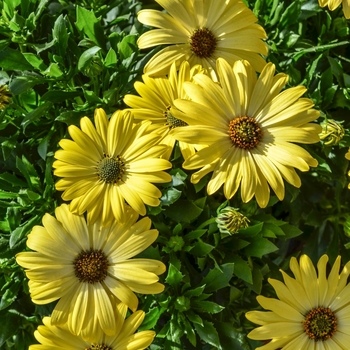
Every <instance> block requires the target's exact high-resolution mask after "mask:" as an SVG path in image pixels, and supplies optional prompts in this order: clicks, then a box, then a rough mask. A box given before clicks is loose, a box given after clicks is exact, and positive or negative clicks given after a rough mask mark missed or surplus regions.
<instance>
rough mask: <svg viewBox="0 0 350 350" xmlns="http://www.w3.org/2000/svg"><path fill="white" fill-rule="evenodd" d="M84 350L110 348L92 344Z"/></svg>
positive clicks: (106, 349)
mask: <svg viewBox="0 0 350 350" xmlns="http://www.w3.org/2000/svg"><path fill="white" fill-rule="evenodd" d="M84 350H112V348H110V347H109V346H107V345H104V344H92V345H91V346H90V347H89V348H85V349H84Z"/></svg>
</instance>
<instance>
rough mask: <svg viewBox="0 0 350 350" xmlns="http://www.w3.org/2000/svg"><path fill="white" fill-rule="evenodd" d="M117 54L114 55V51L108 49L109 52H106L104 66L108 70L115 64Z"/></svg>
mask: <svg viewBox="0 0 350 350" xmlns="http://www.w3.org/2000/svg"><path fill="white" fill-rule="evenodd" d="M117 61H118V59H117V54H116V53H115V51H114V50H113V49H112V48H110V49H109V51H108V52H107V56H106V58H105V61H104V62H105V66H106V67H108V68H114V67H115V66H116V64H117Z"/></svg>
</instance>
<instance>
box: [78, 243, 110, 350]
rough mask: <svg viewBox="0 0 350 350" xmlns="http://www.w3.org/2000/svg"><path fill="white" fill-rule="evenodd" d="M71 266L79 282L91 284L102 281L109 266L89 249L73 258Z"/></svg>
mask: <svg viewBox="0 0 350 350" xmlns="http://www.w3.org/2000/svg"><path fill="white" fill-rule="evenodd" d="M73 265H74V270H75V276H76V277H78V279H79V281H80V282H88V283H91V284H93V283H96V282H102V281H104V279H105V278H106V276H107V270H108V265H109V264H108V259H107V257H106V255H105V254H104V253H103V252H102V251H101V250H93V249H90V250H89V251H84V250H83V251H82V252H81V253H80V254H79V255H78V256H77V257H76V258H75V260H74V262H73ZM96 349H99V348H96ZM101 349H102V348H101Z"/></svg>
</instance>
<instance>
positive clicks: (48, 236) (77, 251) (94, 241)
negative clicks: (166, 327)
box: [16, 204, 165, 339]
mask: <svg viewBox="0 0 350 350" xmlns="http://www.w3.org/2000/svg"><path fill="white" fill-rule="evenodd" d="M55 214H56V218H57V219H56V218H54V217H53V216H51V215H49V214H45V215H44V217H43V226H34V228H33V230H32V232H31V233H30V234H29V235H28V240H27V246H28V247H29V248H30V249H32V250H34V251H32V252H22V253H19V254H17V256H16V259H17V263H18V264H19V265H21V266H22V267H24V268H25V269H26V270H25V272H26V275H27V277H28V279H29V290H30V295H31V298H32V300H33V302H34V303H36V304H47V303H50V302H53V301H55V300H59V301H58V303H57V305H56V306H55V308H54V310H53V312H52V317H51V323H52V324H53V325H63V324H65V323H67V324H68V328H69V330H70V331H71V332H72V333H74V334H77V335H81V336H82V337H83V338H84V339H90V337H91V336H93V335H94V336H95V335H96V334H97V335H99V332H98V330H101V332H102V331H103V332H104V333H106V334H107V335H111V336H112V335H114V334H115V332H116V326H117V323H118V322H119V321H118V317H119V316H118V314H117V305H118V303H120V301H121V302H122V303H124V304H125V305H127V306H128V307H129V308H130V309H131V310H133V311H136V309H137V306H138V299H137V297H136V295H135V294H134V292H136V293H143V294H153V293H160V292H162V291H163V289H164V286H163V285H162V284H160V283H159V282H158V280H159V278H158V275H160V274H161V273H163V272H164V271H165V266H164V264H163V263H162V262H160V261H157V260H152V259H141V258H140V259H139V258H135V259H131V258H132V257H133V256H135V255H137V254H139V253H141V252H142V251H144V250H145V249H146V248H147V247H148V246H149V245H150V244H152V243H153V242H154V241H155V240H156V238H157V237H158V231H157V230H154V229H152V230H151V229H150V227H151V220H150V219H149V218H147V217H146V218H143V219H141V220H140V221H138V222H136V220H137V218H138V215H137V214H136V213H135V212H134V211H133V210H132V209H131V208H128V209H126V213H125V214H126V218H125V220H124V221H125V222H124V223H123V224H121V223H118V222H116V221H114V223H113V224H112V225H110V226H105V227H102V226H101V221H100V220H97V222H96V223H94V224H87V223H86V221H85V219H84V216H82V215H80V216H79V215H75V214H73V213H71V212H70V210H69V207H68V205H67V204H63V205H61V206H60V207H58V208H56V210H55ZM101 332H100V333H101Z"/></svg>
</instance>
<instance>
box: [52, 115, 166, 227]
mask: <svg viewBox="0 0 350 350" xmlns="http://www.w3.org/2000/svg"><path fill="white" fill-rule="evenodd" d="M95 125H96V126H94V125H93V124H92V122H91V121H90V119H89V118H87V117H84V118H82V119H81V121H80V127H81V130H80V129H79V128H78V127H76V126H74V125H71V126H69V128H68V131H69V134H70V136H71V137H72V139H73V141H72V140H67V139H63V140H61V141H60V143H59V144H60V146H61V147H62V150H58V151H57V152H56V153H55V158H56V159H57V160H56V161H55V162H54V163H53V167H54V168H56V169H55V171H54V174H55V175H56V176H59V177H62V178H63V179H60V180H59V181H58V182H57V183H56V189H57V190H59V191H64V192H63V194H62V198H63V199H64V200H65V201H69V200H72V202H71V203H70V209H71V210H72V211H73V212H74V213H77V214H79V215H80V214H83V213H84V212H85V211H87V212H88V214H87V217H88V221H89V222H90V223H94V222H95V221H96V220H97V219H98V218H99V217H102V222H103V223H104V224H108V223H110V222H111V221H112V220H114V218H115V219H117V220H118V221H121V220H123V219H124V218H125V201H126V202H127V203H128V204H129V205H130V206H131V207H132V208H133V209H134V210H135V211H136V212H137V213H139V214H140V215H145V214H146V207H145V204H147V205H150V206H153V207H156V206H158V205H159V204H160V201H159V198H160V197H161V191H160V190H159V189H158V188H157V187H156V186H155V185H153V184H152V183H151V182H154V183H165V182H169V181H171V176H170V175H169V174H167V173H165V172H164V171H163V170H165V169H168V168H171V163H170V162H169V161H167V160H166V159H160V158H159V157H160V156H162V155H163V153H164V152H166V147H165V146H164V145H158V144H159V141H160V139H161V136H160V135H158V134H156V133H149V132H147V127H148V126H149V125H150V122H144V123H139V124H136V125H135V124H133V117H132V115H131V113H130V112H129V111H124V112H123V111H117V112H115V113H114V114H113V115H112V117H111V119H110V120H109V121H108V119H107V115H106V113H105V112H104V111H103V109H96V111H95Z"/></svg>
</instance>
